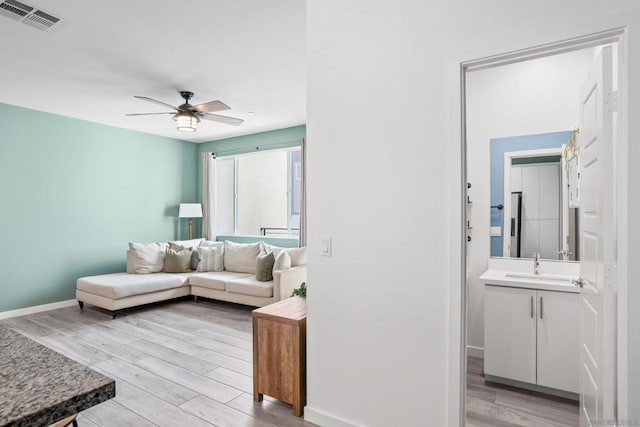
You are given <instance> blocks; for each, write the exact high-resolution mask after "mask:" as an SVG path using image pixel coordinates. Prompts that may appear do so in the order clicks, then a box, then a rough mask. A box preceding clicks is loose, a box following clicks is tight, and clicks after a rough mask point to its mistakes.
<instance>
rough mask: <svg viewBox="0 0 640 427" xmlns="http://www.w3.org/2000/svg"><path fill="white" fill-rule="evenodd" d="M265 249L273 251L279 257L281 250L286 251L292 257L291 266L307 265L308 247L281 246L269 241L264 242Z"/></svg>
mask: <svg viewBox="0 0 640 427" xmlns="http://www.w3.org/2000/svg"><path fill="white" fill-rule="evenodd" d="M264 248H265V251H267V252H273V255H274V256H275V257H276V259H277V258H278V255H280V252H282V251H286V252H287V253H288V254H289V257H291V267H297V266H299V265H307V248H306V247H302V248H281V247H279V246H272V245H269V244H267V243H265V244H264Z"/></svg>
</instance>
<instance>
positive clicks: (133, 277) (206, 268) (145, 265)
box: [76, 239, 307, 318]
mask: <svg viewBox="0 0 640 427" xmlns="http://www.w3.org/2000/svg"><path fill="white" fill-rule="evenodd" d="M306 258H307V257H306V248H280V247H275V246H271V245H268V244H265V243H264V242H257V243H252V244H249V243H248V244H240V243H233V242H229V241H226V242H211V241H205V240H204V239H194V240H186V241H173V242H154V243H129V250H128V251H127V272H126V273H114V274H103V275H99V276H89V277H81V278H79V279H78V280H77V282H76V299H77V300H78V304H79V305H80V308H81V309H83V308H84V304H85V303H87V304H91V305H94V306H97V307H101V308H103V309H106V310H109V311H110V312H111V314H112V316H113V318H115V317H116V315H117V313H118V311H119V310H122V309H125V308H129V307H134V306H138V305H143V304H148V303H152V302H158V301H164V300H169V299H174V298H178V297H183V296H187V295H193V297H194V300H195V301H196V302H197V300H198V297H206V298H212V299H217V300H222V301H229V302H234V303H239V304H245V305H251V306H256V307H261V306H264V305H267V304H271V303H273V302H276V301H279V300H281V299H284V298H287V297H289V296H290V295H291V292H292V291H293V289H295V288H297V287H299V286H300V284H301V283H302V282H305V281H306V276H307V268H306V263H307V260H306Z"/></svg>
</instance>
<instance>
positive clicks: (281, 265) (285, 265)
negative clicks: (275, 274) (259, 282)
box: [273, 251, 291, 271]
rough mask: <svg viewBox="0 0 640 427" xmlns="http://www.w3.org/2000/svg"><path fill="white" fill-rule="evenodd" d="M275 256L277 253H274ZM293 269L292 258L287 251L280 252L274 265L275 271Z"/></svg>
mask: <svg viewBox="0 0 640 427" xmlns="http://www.w3.org/2000/svg"><path fill="white" fill-rule="evenodd" d="M274 255H275V252H274ZM290 268H291V257H290V256H289V253H288V252H287V251H280V253H279V254H278V256H276V261H275V262H274V263H273V271H277V270H288V269H290Z"/></svg>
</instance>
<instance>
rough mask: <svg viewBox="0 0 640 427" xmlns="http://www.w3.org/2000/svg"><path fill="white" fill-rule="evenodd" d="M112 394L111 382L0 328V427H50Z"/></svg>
mask: <svg viewBox="0 0 640 427" xmlns="http://www.w3.org/2000/svg"><path fill="white" fill-rule="evenodd" d="M115 394H116V385H115V381H114V380H112V379H110V378H107V377H105V376H104V375H102V374H99V373H98V372H95V371H93V370H91V369H89V368H87V367H85V366H83V365H81V364H79V363H77V362H75V361H73V360H71V359H69V358H68V357H66V356H63V355H62V354H60V353H56V352H55V351H53V350H51V349H50V348H47V347H45V346H43V345H41V344H38V343H37V342H35V341H33V340H31V339H29V338H27V337H25V336H24V335H21V334H19V333H17V332H15V331H13V330H11V329H8V328H6V327H3V326H0V426H15V427H18V426H48V425H50V424H53V423H55V422H57V421H59V420H61V419H63V418H65V417H68V416H70V415H74V414H77V413H79V412H80V411H83V410H85V409H87V408H90V407H91V406H94V405H97V404H98V403H101V402H104V401H105V400H108V399H111V398H112V397H114V396H115Z"/></svg>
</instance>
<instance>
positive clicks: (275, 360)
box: [253, 297, 307, 417]
mask: <svg viewBox="0 0 640 427" xmlns="http://www.w3.org/2000/svg"><path fill="white" fill-rule="evenodd" d="M306 337H307V302H306V300H305V299H304V298H302V297H292V298H287V299H285V300H282V301H279V302H276V303H274V304H269V305H267V306H265V307H262V308H258V309H256V310H253V400H255V401H256V402H260V401H262V395H263V394H266V395H269V396H271V397H275V398H276V399H280V400H282V401H284V402H287V403H290V404H292V405H293V414H294V415H295V416H298V417H300V416H302V411H303V408H304V405H305V403H306V400H307V386H306V371H307V367H306V366H307V344H306Z"/></svg>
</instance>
